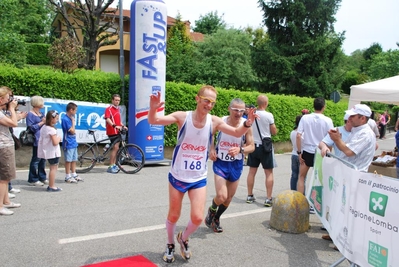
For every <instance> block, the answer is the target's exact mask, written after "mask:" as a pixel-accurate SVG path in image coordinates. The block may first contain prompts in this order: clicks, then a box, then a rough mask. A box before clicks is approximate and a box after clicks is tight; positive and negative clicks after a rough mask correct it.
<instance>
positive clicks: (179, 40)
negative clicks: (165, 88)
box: [166, 14, 196, 83]
mask: <svg viewBox="0 0 399 267" xmlns="http://www.w3.org/2000/svg"><path fill="white" fill-rule="evenodd" d="M195 53H196V49H195V47H194V45H193V43H192V41H191V39H190V36H189V35H188V33H187V30H186V25H185V24H184V23H183V22H182V21H181V16H180V14H178V15H177V17H176V21H175V24H174V25H173V26H172V27H171V28H170V29H169V30H168V40H167V49H166V80H167V81H177V82H187V83H192V82H194V80H195V76H196V75H195V74H194V72H195V65H196V63H195V61H194V55H195Z"/></svg>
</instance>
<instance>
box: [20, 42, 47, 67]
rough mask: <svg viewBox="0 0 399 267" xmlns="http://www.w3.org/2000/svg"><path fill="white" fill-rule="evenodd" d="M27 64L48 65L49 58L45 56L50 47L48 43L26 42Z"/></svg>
mask: <svg viewBox="0 0 399 267" xmlns="http://www.w3.org/2000/svg"><path fill="white" fill-rule="evenodd" d="M25 47H26V51H27V55H26V60H27V62H26V63H27V64H32V65H49V64H50V59H49V57H48V56H47V54H48V50H49V48H50V47H51V46H50V45H49V44H37V43H26V44H25Z"/></svg>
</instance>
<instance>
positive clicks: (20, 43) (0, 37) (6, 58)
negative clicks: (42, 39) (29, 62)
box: [0, 30, 26, 68]
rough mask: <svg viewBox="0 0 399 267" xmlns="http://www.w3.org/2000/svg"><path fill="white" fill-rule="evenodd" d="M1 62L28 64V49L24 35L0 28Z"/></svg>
mask: <svg viewBox="0 0 399 267" xmlns="http://www.w3.org/2000/svg"><path fill="white" fill-rule="evenodd" d="M0 62H2V63H8V64H14V65H15V66H16V67H19V68H21V67H23V66H24V65H25V64H26V49H25V43H24V38H23V36H21V35H19V34H17V33H11V32H2V31H1V30H0Z"/></svg>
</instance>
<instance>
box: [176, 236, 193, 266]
mask: <svg viewBox="0 0 399 267" xmlns="http://www.w3.org/2000/svg"><path fill="white" fill-rule="evenodd" d="M182 235H183V234H182V232H181V231H180V232H179V233H178V234H177V236H176V239H177V242H178V243H179V244H180V255H181V256H182V257H183V259H185V260H189V259H190V258H191V251H190V248H189V247H188V239H187V240H186V241H183V239H182Z"/></svg>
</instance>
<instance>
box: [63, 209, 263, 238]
mask: <svg viewBox="0 0 399 267" xmlns="http://www.w3.org/2000/svg"><path fill="white" fill-rule="evenodd" d="M268 211H271V208H262V209H256V210H248V211H242V212H236V213H231V214H226V215H223V218H225V219H227V218H234V217H240V216H246V215H250V214H256V213H261V212H268ZM161 229H165V224H159V225H153V226H146V227H139V228H133V229H127V230H121V231H115V232H108V233H102V234H95V235H85V236H76V237H71V238H63V239H59V240H58V244H60V245H63V244H70V243H76V242H83V241H90V240H95V239H102V238H108V237H115V236H122V235H131V234H137V233H143V232H149V231H155V230H161Z"/></svg>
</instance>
